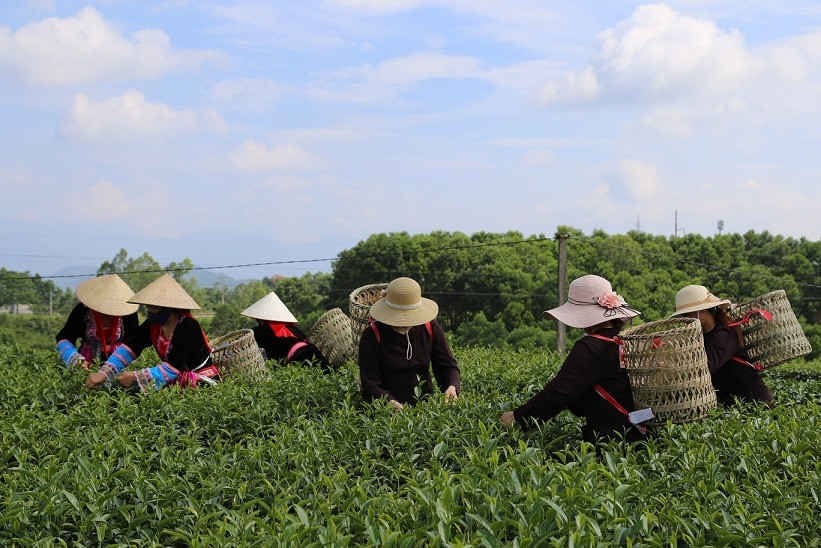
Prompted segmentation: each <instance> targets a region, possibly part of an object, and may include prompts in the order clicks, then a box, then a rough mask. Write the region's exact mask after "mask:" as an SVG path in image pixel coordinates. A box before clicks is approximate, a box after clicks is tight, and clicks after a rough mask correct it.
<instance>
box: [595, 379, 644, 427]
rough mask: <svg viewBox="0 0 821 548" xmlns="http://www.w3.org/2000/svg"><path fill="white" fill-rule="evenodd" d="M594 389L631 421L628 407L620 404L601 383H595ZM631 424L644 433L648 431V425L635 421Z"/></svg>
mask: <svg viewBox="0 0 821 548" xmlns="http://www.w3.org/2000/svg"><path fill="white" fill-rule="evenodd" d="M593 390H595V391H596V394H598V395H599V396H601V397H602V398H604V400H605V401H606V402H607V403H609V404H610V405H611V406H612V407H613V409H615V410H616V411H618V412H619V413H621V414H622V415H624V417H625V418H626V419H627V420H628V422H630V413H629V412H628V411H627V409H625V408H624V406H623V405H622V404H620V403H619V402H618V400H617V399H616V398H614V397H613V395H612V394H610V392H608V391H607V390H605V389H604V387H603V386H602V385H600V384H596V385H594V386H593ZM630 424H631V426H634V427H635V428H636V430H638V431H639V432H641V433H642V434H646V433H647V427H645V426H642V425H641V424H633V423H630Z"/></svg>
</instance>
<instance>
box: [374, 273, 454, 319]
mask: <svg viewBox="0 0 821 548" xmlns="http://www.w3.org/2000/svg"><path fill="white" fill-rule="evenodd" d="M437 314H439V305H438V304H436V301H432V300H431V299H426V298H425V297H422V288H421V287H420V286H419V284H418V283H417V282H416V280H414V279H412V278H405V277H402V278H396V279H395V280H393V281H392V282H391V283H389V284H388V288H387V289H386V290H385V296H384V297H382V298H381V299H379V300H378V301H376V302H375V303H373V305H371V317H372V318H373V319H374V320H376V321H378V322H382V323H384V324H386V325H392V326H394V327H413V326H414V325H422V324H423V323H426V322H429V321H431V320H432V319H434V318H435V317H436V315H437Z"/></svg>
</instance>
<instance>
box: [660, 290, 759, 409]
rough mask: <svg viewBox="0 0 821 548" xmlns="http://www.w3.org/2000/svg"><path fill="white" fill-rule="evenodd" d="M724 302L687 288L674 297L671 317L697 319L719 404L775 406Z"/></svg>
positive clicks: (726, 302)
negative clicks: (673, 310)
mask: <svg viewBox="0 0 821 548" xmlns="http://www.w3.org/2000/svg"><path fill="white" fill-rule="evenodd" d="M729 305H730V301H728V300H727V299H719V298H718V297H716V296H715V295H713V294H712V293H710V291H709V290H708V289H707V288H706V287H704V286H703V285H688V286H685V287H682V288H681V289H679V291H678V293H676V311H675V312H674V313H673V316H685V317H688V318H697V319H698V320H699V322H701V330H702V332H703V333H704V351H705V352H706V353H707V366H708V367H709V369H710V378H711V379H712V381H713V388H715V389H716V391H717V392H718V394H717V396H718V401H719V402H721V403H722V404H725V405H726V404H729V403H732V401H733V399H734V398H739V399H741V400H745V401H761V402H764V403H766V404H767V405H769V406H772V405H773V404H774V402H773V395H772V393H771V392H770V389H769V388H767V385H766V384H764V381H763V380H762V379H761V374H760V372H759V367H758V366H757V365H756V364H753V363H750V361H749V359H750V358H749V356H748V355H747V351H746V350H745V349H744V337H743V335H742V334H741V329H740V328H739V327H738V325H734V323H733V322H732V321H731V320H730V317H729V316H728V314H727V310H726V307H728V306H729Z"/></svg>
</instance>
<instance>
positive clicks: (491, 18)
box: [327, 0, 559, 50]
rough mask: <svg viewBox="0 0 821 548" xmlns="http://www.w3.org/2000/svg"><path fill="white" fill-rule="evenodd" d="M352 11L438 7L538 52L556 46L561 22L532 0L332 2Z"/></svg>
mask: <svg viewBox="0 0 821 548" xmlns="http://www.w3.org/2000/svg"><path fill="white" fill-rule="evenodd" d="M327 3H328V4H329V5H336V6H337V7H340V8H343V9H344V10H346V11H348V12H354V13H362V14H365V15H380V16H383V15H390V14H395V13H400V12H407V11H411V10H415V9H418V8H423V7H436V8H444V9H447V10H450V11H452V12H454V13H458V14H461V15H466V16H468V17H471V18H473V19H475V20H476V25H475V26H474V27H473V30H474V32H478V33H480V34H483V35H486V36H490V37H491V38H493V39H495V40H497V41H501V42H506V43H512V44H516V45H519V46H524V47H527V48H532V49H537V50H549V49H551V47H554V46H555V41H554V40H552V39H551V31H555V30H556V29H557V27H558V24H559V19H558V17H557V14H556V12H554V11H553V9H548V8H545V7H544V6H543V5H541V3H539V2H533V1H532V0H505V1H504V2H500V1H498V0H328V2H327Z"/></svg>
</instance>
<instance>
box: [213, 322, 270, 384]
mask: <svg viewBox="0 0 821 548" xmlns="http://www.w3.org/2000/svg"><path fill="white" fill-rule="evenodd" d="M211 347H212V348H213V350H212V352H211V361H213V362H214V363H215V364H217V366H218V367H219V370H220V373H221V374H223V375H243V376H246V377H251V378H254V379H261V378H264V377H266V376H267V375H268V369H267V368H266V367H265V358H263V357H262V352H260V350H259V347H258V346H257V341H256V339H254V332H253V331H251V330H250V329H240V330H239V331H232V332H231V333H228V334H226V335H223V336H221V337H217V338H216V339H214V340H213V341H211Z"/></svg>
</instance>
